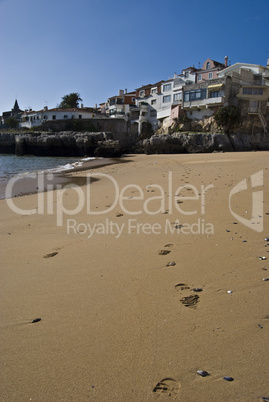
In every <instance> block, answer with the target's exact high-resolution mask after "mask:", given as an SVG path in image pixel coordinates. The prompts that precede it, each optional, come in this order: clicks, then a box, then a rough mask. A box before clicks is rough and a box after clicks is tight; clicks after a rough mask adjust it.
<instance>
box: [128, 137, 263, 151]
mask: <svg viewBox="0 0 269 402" xmlns="http://www.w3.org/2000/svg"><path fill="white" fill-rule="evenodd" d="M251 150H269V135H268V134H255V135H245V134H238V133H237V134H211V133H173V134H166V135H153V136H152V137H151V138H149V139H146V140H143V141H140V142H139V143H138V145H137V148H136V151H137V152H140V153H146V154H175V153H199V152H202V153H205V152H214V151H219V152H220V151H223V152H233V151H237V152H243V151H251Z"/></svg>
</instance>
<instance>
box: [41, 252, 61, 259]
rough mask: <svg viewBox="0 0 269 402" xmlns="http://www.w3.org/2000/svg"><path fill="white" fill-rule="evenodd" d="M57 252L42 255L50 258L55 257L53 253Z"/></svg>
mask: <svg viewBox="0 0 269 402" xmlns="http://www.w3.org/2000/svg"><path fill="white" fill-rule="evenodd" d="M57 254H58V251H54V252H53V253H49V254H46V255H44V256H43V258H51V257H55V255H57Z"/></svg>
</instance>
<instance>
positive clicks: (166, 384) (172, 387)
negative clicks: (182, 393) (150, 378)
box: [152, 378, 181, 398]
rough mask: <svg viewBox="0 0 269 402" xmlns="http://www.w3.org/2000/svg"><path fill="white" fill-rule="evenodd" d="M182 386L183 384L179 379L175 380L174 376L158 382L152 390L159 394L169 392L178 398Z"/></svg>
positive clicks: (169, 394)
mask: <svg viewBox="0 0 269 402" xmlns="http://www.w3.org/2000/svg"><path fill="white" fill-rule="evenodd" d="M180 387H181V385H180V383H179V382H178V381H177V380H174V379H173V378H164V379H163V380H161V381H160V382H158V384H157V385H156V386H155V387H154V388H153V390H152V391H153V392H156V393H157V394H167V395H168V396H172V397H173V398H176V395H177V394H178V392H179V389H180Z"/></svg>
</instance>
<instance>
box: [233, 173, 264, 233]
mask: <svg viewBox="0 0 269 402" xmlns="http://www.w3.org/2000/svg"><path fill="white" fill-rule="evenodd" d="M261 186H263V170H260V171H259V172H257V173H254V174H252V175H251V176H250V187H251V189H256V188H257V187H261ZM247 190H249V188H248V181H247V178H245V179H243V180H242V181H240V182H239V183H238V184H236V185H235V186H234V188H233V189H232V190H231V192H230V195H229V208H230V212H231V214H232V215H233V217H234V218H235V219H237V220H238V222H240V223H242V224H243V225H244V226H247V227H248V228H250V229H252V230H255V231H256V232H259V233H261V232H262V231H263V202H264V199H263V190H258V191H251V194H252V209H251V217H250V219H247V218H244V217H243V216H240V215H239V214H237V213H236V212H235V211H233V209H232V197H233V196H234V195H235V194H238V193H241V192H242V191H247Z"/></svg>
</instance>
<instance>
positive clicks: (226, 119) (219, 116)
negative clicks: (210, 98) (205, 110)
mask: <svg viewBox="0 0 269 402" xmlns="http://www.w3.org/2000/svg"><path fill="white" fill-rule="evenodd" d="M214 119H215V121H216V123H217V125H218V126H219V127H221V128H222V129H223V130H224V132H227V133H229V132H230V131H231V130H232V128H233V127H234V125H235V124H236V123H237V122H238V121H239V119H240V112H239V109H238V108H237V107H236V106H221V107H220V108H219V110H218V111H217V112H216V113H215V115H214Z"/></svg>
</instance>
